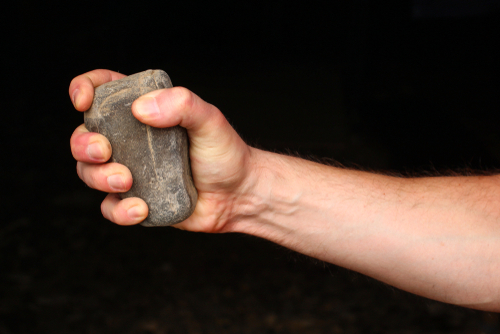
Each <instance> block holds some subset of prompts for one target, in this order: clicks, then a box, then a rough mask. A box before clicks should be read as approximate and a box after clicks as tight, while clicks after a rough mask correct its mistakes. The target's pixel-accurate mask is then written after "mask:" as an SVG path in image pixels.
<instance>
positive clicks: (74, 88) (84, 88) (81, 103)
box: [69, 70, 126, 111]
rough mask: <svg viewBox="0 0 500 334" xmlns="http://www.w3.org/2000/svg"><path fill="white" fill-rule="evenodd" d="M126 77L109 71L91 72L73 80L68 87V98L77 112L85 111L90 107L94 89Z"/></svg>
mask: <svg viewBox="0 0 500 334" xmlns="http://www.w3.org/2000/svg"><path fill="white" fill-rule="evenodd" d="M124 77H126V75H125V74H121V73H118V72H113V71H110V70H93V71H90V72H87V73H84V74H81V75H79V76H77V77H76V78H74V79H73V80H72V81H71V84H70V85H69V96H70V97H71V101H72V102H73V105H74V106H75V108H76V110H78V111H86V110H87V109H89V108H90V106H91V105H92V100H93V98H94V88H95V87H98V86H100V85H102V84H105V83H106V82H110V81H114V80H118V79H121V78H124Z"/></svg>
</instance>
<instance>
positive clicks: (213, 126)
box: [132, 87, 248, 181]
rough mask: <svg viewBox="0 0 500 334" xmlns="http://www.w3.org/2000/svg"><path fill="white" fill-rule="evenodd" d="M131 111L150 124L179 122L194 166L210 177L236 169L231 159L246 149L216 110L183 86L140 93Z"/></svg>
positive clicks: (242, 154) (243, 152)
mask: <svg viewBox="0 0 500 334" xmlns="http://www.w3.org/2000/svg"><path fill="white" fill-rule="evenodd" d="M132 113H133V114H134V116H135V117H136V118H137V119H138V120H139V121H141V122H142V123H145V124H147V125H150V126H153V127H157V128H165V127H172V126H176V125H180V126H182V127H184V128H186V129H187V131H188V135H189V140H190V151H191V158H192V159H191V163H192V165H193V167H195V166H199V167H200V168H201V167H202V166H203V169H204V173H205V174H208V173H209V170H210V171H211V174H212V177H215V176H216V175H218V174H220V172H221V170H222V169H226V173H228V172H230V171H229V170H227V169H228V168H229V169H233V168H234V169H236V168H238V166H236V165H234V163H230V161H233V162H234V161H235V159H236V160H242V161H243V160H244V155H245V154H246V152H247V150H248V147H247V145H246V144H245V143H244V141H243V140H242V139H241V138H240V136H239V135H238V134H237V133H236V131H235V130H234V129H233V128H232V127H231V125H230V124H229V122H228V121H227V120H226V118H225V117H224V115H223V114H222V113H221V112H220V110H219V109H217V108H216V107H215V106H213V105H211V104H209V103H207V102H205V101H203V100H202V99H201V98H199V97H198V96H197V95H196V94H194V93H193V92H191V91H190V90H188V89H186V88H183V87H174V88H167V89H161V90H156V91H153V92H150V93H148V94H145V95H143V96H141V97H140V98H138V99H137V100H136V101H134V103H133V104H132ZM222 167H224V168H222ZM207 168H208V169H207ZM232 172H233V173H236V170H234V171H232ZM207 181H208V180H207ZM211 181H214V180H211Z"/></svg>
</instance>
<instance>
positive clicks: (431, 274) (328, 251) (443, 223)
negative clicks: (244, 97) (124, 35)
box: [69, 70, 500, 312]
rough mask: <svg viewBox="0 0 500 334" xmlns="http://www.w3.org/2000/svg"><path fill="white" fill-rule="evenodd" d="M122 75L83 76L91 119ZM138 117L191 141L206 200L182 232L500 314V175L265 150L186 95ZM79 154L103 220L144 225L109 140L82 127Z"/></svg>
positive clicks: (136, 109)
mask: <svg viewBox="0 0 500 334" xmlns="http://www.w3.org/2000/svg"><path fill="white" fill-rule="evenodd" d="M122 77H124V75H123V74H119V73H116V72H112V71H108V70H95V71H91V72H88V73H86V74H83V75H80V76H78V77H76V78H75V79H73V81H72V82H71V85H70V88H69V94H70V97H71V99H72V101H73V104H74V106H75V108H76V109H77V110H79V111H85V110H87V109H88V108H89V107H90V105H91V103H92V98H93V92H94V88H95V87H97V86H99V85H102V84H104V83H106V82H109V81H112V80H117V79H120V78H122ZM132 112H133V114H134V116H135V117H136V118H137V119H138V120H139V121H141V122H143V123H145V124H148V125H151V126H154V127H160V128H161V127H170V126H174V125H181V126H182V127H184V128H186V129H187V131H188V135H189V139H190V158H191V167H192V172H193V178H194V182H195V186H196V188H197V190H198V196H199V198H198V203H197V205H196V209H195V212H194V213H193V215H192V216H191V217H189V218H188V219H187V220H185V221H184V222H182V223H180V224H177V225H175V227H177V228H180V229H184V230H188V231H198V232H209V233H219V232H240V233H247V234H251V235H255V236H257V237H261V238H265V239H268V240H270V241H273V242H275V243H277V244H280V245H283V246H285V247H288V248H290V249H293V250H295V251H297V252H299V253H302V254H306V255H309V256H311V257H314V258H317V259H320V260H323V261H326V262H329V263H333V264H336V265H339V266H342V267H345V268H349V269H351V270H354V271H357V272H360V273H362V274H365V275H368V276H371V277H373V278H375V279H377V280H380V281H383V282H385V283H387V284H390V285H393V286H395V287H397V288H400V289H403V290H406V291H409V292H412V293H415V294H418V295H421V296H424V297H427V298H431V299H435V300H438V301H442V302H446V303H451V304H456V305H461V306H466V307H470V308H475V309H479V310H485V311H494V312H498V311H500V176H497V175H493V176H454V177H424V178H400V177H392V176H386V175H379V174H374V173H367V172H361V171H355V170H348V169H341V168H336V167H331V166H326V165H322V164H318V163H315V162H311V161H307V160H303V159H299V158H295V157H290V156H284V155H279V154H275V153H271V152H266V151H262V150H258V149H256V148H252V147H250V146H248V145H247V144H246V143H245V142H244V141H243V140H242V139H241V138H240V137H239V135H238V134H237V133H236V131H235V130H234V129H233V128H232V127H231V126H230V124H229V123H228V122H227V120H226V119H225V118H224V116H223V115H222V113H221V112H220V111H219V110H218V109H217V108H216V107H215V106H213V105H211V104H208V103H207V102H205V101H203V100H202V99H200V98H199V97H198V96H196V95H195V94H194V93H192V92H190V91H189V90H187V89H186V88H182V87H174V88H170V89H163V90H158V91H154V92H151V93H148V94H146V95H144V96H142V97H141V98H139V99H138V100H136V101H135V102H134V103H133V105H132ZM92 144H94V145H92ZM71 150H72V153H73V156H74V157H75V159H76V160H77V161H78V163H77V172H78V175H79V176H80V178H81V179H82V180H83V181H84V182H85V183H86V184H87V185H88V186H90V187H92V188H95V189H97V190H100V191H104V192H108V193H109V195H108V196H107V197H106V198H105V200H104V201H103V203H102V205H101V210H102V214H103V215H104V217H105V218H107V219H109V220H110V221H112V222H114V223H116V224H119V225H133V224H138V223H140V222H141V221H142V220H143V219H144V218H145V217H146V216H147V214H148V208H147V205H146V203H145V202H144V201H142V200H141V199H139V198H128V199H124V200H120V199H119V197H118V195H117V194H118V193H120V192H124V191H127V190H128V189H129V188H130V187H131V185H132V182H133V180H132V176H131V174H130V171H129V170H128V169H127V168H126V167H125V166H123V165H120V164H117V163H107V161H108V159H109V157H110V155H111V146H110V144H109V142H108V140H107V139H106V138H105V137H103V136H101V135H99V134H96V133H90V132H88V131H87V130H86V129H85V127H84V126H83V125H81V126H79V127H78V128H77V129H76V130H75V132H74V133H73V136H72V137H71Z"/></svg>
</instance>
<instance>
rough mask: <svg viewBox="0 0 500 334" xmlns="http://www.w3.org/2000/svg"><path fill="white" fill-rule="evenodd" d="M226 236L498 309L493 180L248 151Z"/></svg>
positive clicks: (499, 232) (498, 195) (497, 197)
mask: <svg viewBox="0 0 500 334" xmlns="http://www.w3.org/2000/svg"><path fill="white" fill-rule="evenodd" d="M252 156H253V157H252V161H253V162H252V163H253V164H254V166H253V167H254V168H253V169H252V170H254V171H255V172H254V173H253V175H251V176H250V177H249V179H250V181H249V184H250V185H249V186H248V189H251V191H250V192H249V193H248V194H246V195H244V196H241V198H239V199H238V200H237V201H236V202H235V204H234V206H233V214H232V216H231V219H230V222H229V224H228V225H227V228H228V230H230V231H235V232H243V233H248V234H253V235H256V236H259V237H263V238H266V239H269V240H271V241H273V242H276V243H278V244H281V245H283V246H285V247H288V248H290V249H293V250H295V251H298V252H300V253H303V254H306V255H310V256H312V257H315V258H318V259H321V260H324V261H327V262H330V263H333V264H336V265H340V266H342V267H346V268H349V269H352V270H355V271H358V272H361V273H363V274H366V275H368V276H371V277H374V278H376V279H378V280H381V281H383V282H386V283H388V284H391V285H394V286H396V287H398V288H401V289H403V290H407V291H410V292H413V293H416V294H419V295H423V296H426V297H429V298H433V299H437V300H440V301H445V302H449V303H454V304H460V305H468V306H471V307H475V308H479V309H489V310H495V309H496V310H498V309H499V308H500V281H499V280H498V276H499V274H500V264H499V263H500V260H499V256H500V226H499V223H498V222H499V218H500V205H498V204H499V202H500V191H499V189H500V187H499V186H500V182H499V181H498V178H497V177H441V178H417V179H407V178H396V177H390V176H384V175H378V174H373V173H365V172H360V171H352V170H346V169H339V168H334V167H329V166H324V165H321V164H317V163H314V162H310V161H305V160H302V159H297V158H293V157H288V156H283V155H277V154H273V153H269V152H263V151H259V150H254V149H253V153H252Z"/></svg>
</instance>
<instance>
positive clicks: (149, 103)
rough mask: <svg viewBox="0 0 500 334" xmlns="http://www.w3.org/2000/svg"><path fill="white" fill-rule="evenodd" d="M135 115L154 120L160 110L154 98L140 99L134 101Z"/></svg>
mask: <svg viewBox="0 0 500 334" xmlns="http://www.w3.org/2000/svg"><path fill="white" fill-rule="evenodd" d="M135 108H136V110H137V113H138V114H139V115H140V116H142V117H144V118H155V117H158V116H159V115H160V108H159V107H158V103H156V99H155V98H154V97H141V98H139V99H138V100H137V101H136V105H135Z"/></svg>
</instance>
